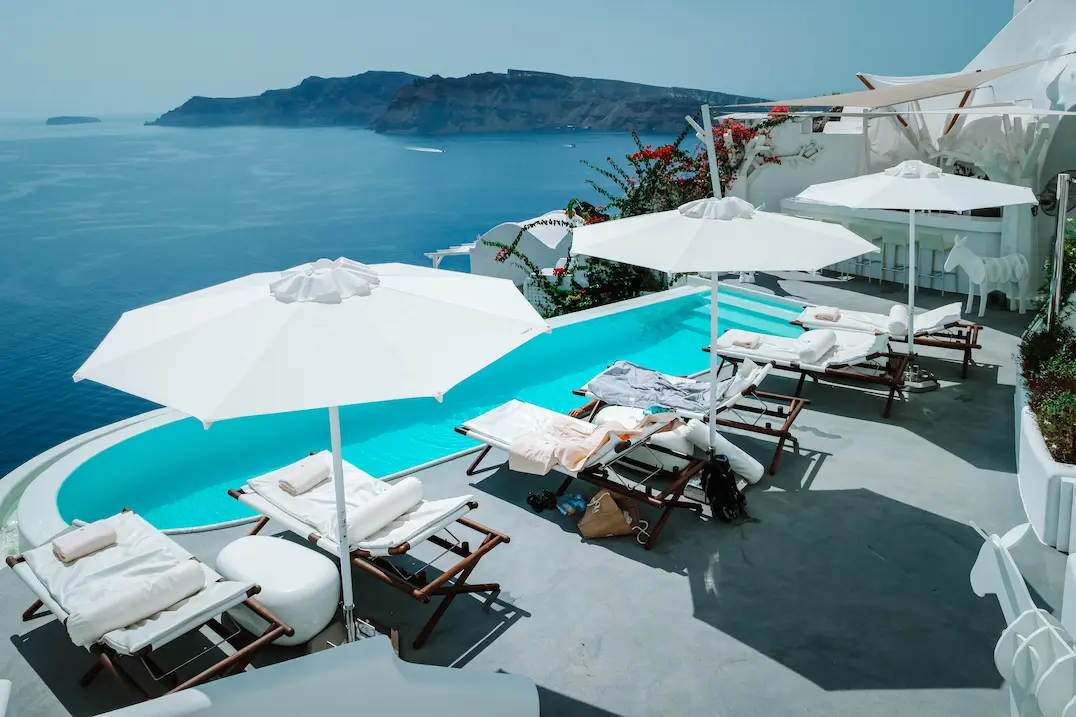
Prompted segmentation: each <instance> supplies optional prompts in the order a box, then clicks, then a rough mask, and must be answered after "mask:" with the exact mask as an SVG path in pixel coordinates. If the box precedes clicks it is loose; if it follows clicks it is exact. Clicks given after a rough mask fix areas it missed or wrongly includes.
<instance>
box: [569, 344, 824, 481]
mask: <svg viewBox="0 0 1076 717" xmlns="http://www.w3.org/2000/svg"><path fill="white" fill-rule="evenodd" d="M772 370H773V363H772V362H766V363H763V364H761V365H756V366H755V368H754V369H753V370H752V371H751V372H750V373H749V374H748V375H747V376H743V377H740V379H741V380H739V381H736V382H726V383H725V388H726V394H725V395H724V396H722V397H721V400H720V401H719V402H718V404H717V425H718V426H724V427H725V428H735V429H739V430H743V431H747V432H749V433H758V434H762V435H766V436H773V437H774V438H776V439H777V447H776V448H775V450H774V452H773V460H772V461H770V468H769V472H770V475H773V474H774V473H776V472H777V465H778V463H780V461H781V455H782V451H783V449H784V445H785V442H786V441H791V442H792V446H793V448H794V449H795V450H799V440H798V439H797V438H796V437H795V436H793V435H792V424H793V423H794V422H795V420H796V418H797V416H799V414H800V411H802V410H803V409H804V408H805V407H806V406H807V404H809V403H810V401H809V400H808V399H806V398H802V397H799V396H782V395H780V394H776V393H768V392H766V391H759V390H758V387H759V385H761V383H762V381H763V380H764V379H765V378H766V377H767V376H769V375H770V371H772ZM708 374H709V372H708V371H703V372H700V373H697V374H695V375H693V376H671V375H669V374H662V375H663V376H665V377H666V378H667V379H669V381H671V382H672V383H673V384H684V383H697V382H699V381H704V382H705V381H708V380H709V379H708ZM600 375H601V374H598V376H600ZM598 376H595V377H594V378H592V379H591V380H590V381H588V382H587V383H586V384H584V385H583V386H582V387H581V388H579V389H577V390H575V391H573V393H575V395H577V396H584V397H586V398H589V399H591V400H592V401H593V403H592V404H591V406H590V411H589V414H588V416H587V420H590V421H593V420H594V417H595V416H596V415H597V414H598V411H600V410H601V409H602V408H604V407H605V405H606V404H605V403H604V402H603V401H601V400H600V399H598V397H597V396H595V395H594V394H593V393H591V392H590V389H589V386H590V382H591V381H593V380H594V379H596V378H597V377H598ZM737 376H738V374H737ZM732 381H735V379H732ZM721 385H722V384H718V386H719V387H720V386H721ZM730 391H731V393H730ZM752 399H753V400H752ZM740 412H745V413H748V414H751V416H753V417H756V418H755V419H754V420H741V419H739V418H735V417H733V416H735V415H738V414H739V413H740ZM677 413H678V414H679V415H681V416H683V417H684V418H688V419H691V418H694V419H697V420H700V421H706V422H708V421H709V420H710V416H709V414H708V413H695V412H693V411H683V410H677ZM577 415H578V414H577ZM766 418H776V419H780V421H781V423H780V424H779V425H774V424H773V423H772V422H771V421H765V422H763V421H764V419H766ZM760 424H761V425H760ZM625 461H626V462H628V463H630V462H631V459H630V458H626V459H625Z"/></svg>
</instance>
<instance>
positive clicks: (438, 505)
mask: <svg viewBox="0 0 1076 717" xmlns="http://www.w3.org/2000/svg"><path fill="white" fill-rule="evenodd" d="M318 456H321V459H322V460H327V461H331V460H332V455H331V454H330V453H329V452H328V451H322V452H321V453H319V454H318ZM286 469H287V467H286V466H285V468H283V469H279V470H286ZM279 470H277V471H272V472H270V473H266V474H265V475H263V476H259V477H257V478H252V479H251V480H249V481H247V487H248V488H249V489H250V490H253V491H254V492H255V493H257V494H258V495H259V496H261V497H262V498H264V499H265V500H266V501H267V502H268V503H270V504H271V505H273V506H275V507H276V508H277V509H279V510H281V511H283V512H284V513H286V514H288V515H289V516H291V517H292V518H294V519H295V520H296V521H298V522H300V523H301V524H303V525H306V526H309V530H308V531H307V533H308V534H309V533H317V534H318V535H321V536H323V537H324V538H327V539H328V540H330V541H331V542H332V543H337V542H338V537H337V536H338V534H339V530H338V525H337V515H336V487H335V484H334V483H333V482H332V481H329V482H328V483H325V484H322V485H319V486H318V487H316V488H314V489H312V490H310V491H307V492H306V493H303V494H302V495H298V496H293V495H289V494H288V493H285V492H284V491H283V490H282V489H281V488H280V485H279V480H280V479H279V476H278V473H279ZM416 480H417V479H416ZM401 482H402V481H401ZM391 486H392V484H390V483H386V482H385V481H381V480H378V479H377V478H374V477H373V476H371V475H370V474H368V473H366V472H365V471H363V470H361V469H359V468H357V467H355V466H354V465H352V464H351V463H348V462H347V461H344V497H345V500H346V502H347V505H348V518H349V534H348V543H350V545H349V548H350V549H351V550H356V549H362V550H368V551H370V552H379V551H383V550H387V549H388V548H392V547H396V546H398V545H402V544H403V543H405V542H408V541H409V540H411V539H412V538H413V537H414V536H416V535H419V534H420V533H422V532H423V531H424V530H425V529H426V527H428V526H429V525H430V524H431V522H436V521H439V520H442V519H447V516H449V515H451V514H454V513H458V512H459V511H460V510H461V509H462V508H464V507H465V506H466V505H467V504H468V503H469V502H470V501H471V499H472V497H473V496H471V495H464V496H459V497H457V498H447V499H444V500H435V501H427V500H421V501H420V502H419V503H418V504H417V505H415V504H412V505H411V507H410V508H409V509H408V508H406V507H405V508H399V510H402V511H403V512H402V513H401V512H397V511H396V510H395V509H393V510H390V511H389V513H388V514H386V515H388V516H389V517H383V519H382V520H379V521H378V522H379V523H382V524H381V525H380V526H378V527H377V529H376V530H374V531H373V532H369V531H360V532H359V533H357V534H356V536H357V537H356V536H352V535H351V534H350V527H351V524H352V523H353V522H354V521H352V520H351V518H352V515H353V514H354V513H356V511H357V509H358V508H359V507H360V506H363V505H365V504H366V503H368V502H369V501H370V500H371V499H373V498H375V497H376V496H380V495H381V494H383V493H385V492H386V491H388V490H389V489H390V487H391ZM397 507H398V506H397ZM393 512H396V513H397V514H396V515H391V513H393ZM454 519H455V518H452V520H454ZM448 522H451V520H448ZM363 532H366V533H367V534H366V535H363V534H362V533H363Z"/></svg>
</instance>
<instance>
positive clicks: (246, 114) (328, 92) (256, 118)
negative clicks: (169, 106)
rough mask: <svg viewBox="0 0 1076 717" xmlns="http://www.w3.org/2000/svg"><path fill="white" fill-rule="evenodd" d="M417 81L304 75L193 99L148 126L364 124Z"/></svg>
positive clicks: (383, 75) (374, 75) (388, 75)
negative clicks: (250, 93)
mask: <svg viewBox="0 0 1076 717" xmlns="http://www.w3.org/2000/svg"><path fill="white" fill-rule="evenodd" d="M417 79H420V78H419V77H418V76H417V75H409V74H407V73H406V72H364V73H362V74H361V75H355V76H353V77H331V78H324V77H308V78H306V79H305V80H303V81H302V82H301V83H300V84H299V85H298V86H296V87H292V88H289V89H285V90H269V91H267V92H263V93H262V94H260V95H258V96H257V97H228V98H212V97H192V98H191V99H189V100H187V101H186V102H185V103H183V104H182V105H181V106H179V107H177V108H176V109H174V110H172V111H170V112H166V113H165V114H163V115H161V116H160V117H159V118H157V119H156V120H154V121H153V122H147V123H146V124H150V125H164V126H170V127H224V126H229V125H263V126H272V127H333V126H349V127H369V126H370V123H371V122H372V121H373V120H374V119H376V118H377V117H380V116H381V115H382V114H383V113H384V112H385V110H386V109H388V106H389V102H390V101H391V100H392V96H393V95H394V94H395V93H396V91H397V90H398V89H400V87H402V86H404V85H406V84H408V83H410V82H412V81H414V80H417Z"/></svg>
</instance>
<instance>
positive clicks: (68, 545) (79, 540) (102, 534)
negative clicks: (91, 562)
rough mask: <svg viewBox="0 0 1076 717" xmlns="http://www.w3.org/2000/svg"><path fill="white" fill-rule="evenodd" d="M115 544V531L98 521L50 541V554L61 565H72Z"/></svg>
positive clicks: (103, 522)
mask: <svg viewBox="0 0 1076 717" xmlns="http://www.w3.org/2000/svg"><path fill="white" fill-rule="evenodd" d="M115 544H116V531H115V530H113V529H112V528H110V527H109V525H108V523H106V522H105V521H103V520H99V521H97V522H96V523H90V524H89V525H84V526H83V527H81V528H79V529H78V530H72V531H71V532H70V533H64V534H63V535H61V536H59V537H58V538H56V540H54V541H52V553H53V555H55V556H56V559H57V560H59V561H60V562H61V563H73V562H75V561H76V560H78V559H79V558H84V557H86V556H87V555H89V554H90V553H96V552H97V551H98V550H104V549H105V548H107V547H109V546H112V545H115Z"/></svg>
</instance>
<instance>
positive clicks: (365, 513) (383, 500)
mask: <svg viewBox="0 0 1076 717" xmlns="http://www.w3.org/2000/svg"><path fill="white" fill-rule="evenodd" d="M421 502H422V481H420V480H419V479H418V478H416V477H414V476H408V477H407V478H404V479H403V480H401V481H400V482H398V483H394V484H392V485H390V486H389V487H388V490H385V491H382V492H381V493H378V494H377V495H375V496H374V497H373V498H371V499H369V500H368V501H366V502H365V503H363V504H362V505H359V506H355V507H351V506H348V510H347V539H348V542H349V543H351V544H352V545H354V544H355V543H357V542H359V541H361V540H365V539H366V538H368V537H370V536H371V535H373V534H374V533H376V532H377V531H379V530H381V529H382V528H384V527H385V526H386V525H388V524H389V523H391V522H392V521H394V520H396V519H397V518H399V517H400V516H401V515H403V514H404V513H406V512H408V511H410V510H411V509H412V508H414V507H415V506H416V505H418V504H419V503H421Z"/></svg>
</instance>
